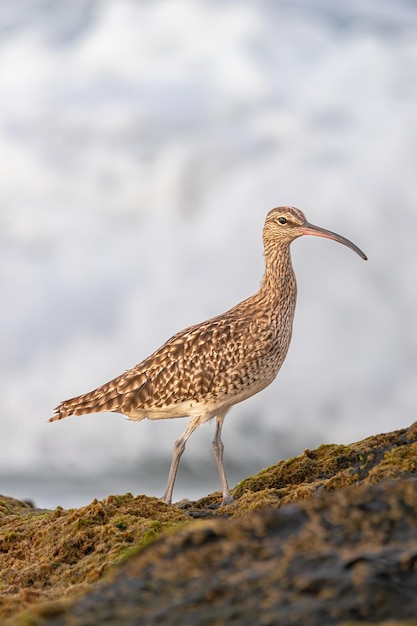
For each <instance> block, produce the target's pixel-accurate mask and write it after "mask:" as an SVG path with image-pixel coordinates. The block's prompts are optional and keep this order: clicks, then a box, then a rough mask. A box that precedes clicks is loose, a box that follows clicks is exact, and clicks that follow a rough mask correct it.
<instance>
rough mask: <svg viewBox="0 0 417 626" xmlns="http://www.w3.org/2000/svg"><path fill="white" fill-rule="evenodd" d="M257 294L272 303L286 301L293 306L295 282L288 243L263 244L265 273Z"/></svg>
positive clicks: (278, 303)
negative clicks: (280, 245)
mask: <svg viewBox="0 0 417 626" xmlns="http://www.w3.org/2000/svg"><path fill="white" fill-rule="evenodd" d="M259 295H260V296H261V297H262V299H266V300H268V301H269V302H270V304H272V305H278V306H279V305H280V304H281V303H287V306H288V305H290V306H291V305H292V304H293V305H294V306H295V300H296V296H297V283H296V280H295V274H294V270H293V267H292V263H291V255H290V247H289V245H286V246H283V247H274V246H272V245H271V246H267V245H266V246H265V273H264V275H263V278H262V282H261V286H260V289H259Z"/></svg>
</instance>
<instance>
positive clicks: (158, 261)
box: [0, 0, 417, 506]
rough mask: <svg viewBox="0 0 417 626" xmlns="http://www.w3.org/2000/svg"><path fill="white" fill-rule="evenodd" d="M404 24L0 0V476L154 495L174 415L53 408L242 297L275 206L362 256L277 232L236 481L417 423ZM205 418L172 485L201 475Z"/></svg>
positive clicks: (221, 8)
mask: <svg viewBox="0 0 417 626" xmlns="http://www.w3.org/2000/svg"><path fill="white" fill-rule="evenodd" d="M416 28H417V4H416V3H415V2H414V1H413V2H411V1H407V0H396V2H392V1H391V0H380V2H378V4H377V5H376V4H375V2H371V1H370V0H364V1H363V2H355V1H353V2H352V1H350V0H349V1H348V0H342V1H340V2H338V3H337V5H335V4H334V2H332V1H331V0H308V1H307V0H304V1H302V0H298V1H292V2H283V1H275V2H272V1H271V0H269V1H267V0H261V1H260V2H257V3H253V2H235V1H227V0H226V1H224V2H209V0H202V1H197V2H196V1H195V0H194V1H191V0H154V1H153V2H147V1H145V0H136V1H135V0H100V1H98V0H97V1H93V0H61V1H60V2H57V3H51V2H49V1H46V0H43V1H41V0H32V1H29V0H17V1H14V2H6V1H5V0H3V1H1V2H0V161H1V187H0V189H1V193H0V220H1V221H0V224H1V228H0V255H1V263H0V293H1V294H2V297H1V305H0V348H1V352H0V355H1V356H0V368H1V387H0V416H1V422H0V423H1V437H2V441H3V444H5V445H3V448H4V450H3V453H2V455H1V457H0V490H3V491H4V492H8V493H9V495H17V496H24V495H28V496H33V497H36V498H37V499H38V502H39V501H41V503H46V504H45V505H48V506H50V505H53V504H58V503H59V504H65V503H68V502H69V496H68V494H67V492H66V489H68V490H69V489H70V487H68V483H69V482H71V481H73V483H74V485H75V487H74V485H73V492H74V493H75V494H76V495H75V496H73V500H71V502H72V501H74V503H76V504H78V503H79V501H80V497H81V496H77V494H79V493H80V492H81V491H82V489H83V488H85V489H87V487H86V485H88V489H87V491H88V496H87V495H86V496H85V497H86V498H87V497H90V496H91V497H93V496H94V495H97V494H99V493H103V494H104V495H106V493H108V492H109V491H106V489H110V486H109V485H111V488H112V489H113V488H114V489H117V490H125V491H126V490H127V489H128V488H129V489H131V490H132V491H135V492H140V491H142V490H147V491H148V492H150V491H153V490H155V493H157V494H160V493H162V492H163V490H164V486H165V485H164V483H165V478H166V474H167V471H168V467H169V460H170V455H171V451H172V446H173V442H174V440H175V437H176V436H178V434H179V433H180V432H182V430H184V429H185V427H186V421H185V420H173V421H172V423H167V422H158V423H153V424H152V423H145V422H143V423H141V424H135V425H133V424H130V423H128V422H126V421H124V420H123V419H122V418H121V417H120V416H117V415H98V416H88V417H82V418H69V419H68V420H64V421H63V422H60V423H58V424H48V423H47V419H48V418H49V417H50V416H51V414H52V410H53V407H54V406H55V405H56V404H57V403H58V402H59V401H60V400H62V399H64V398H67V397H71V396H74V395H77V394H79V393H82V392H85V391H88V390H90V389H91V388H93V387H95V386H97V385H99V384H102V383H103V382H105V381H106V380H109V379H110V378H113V377H114V376H116V375H117V374H119V373H121V372H122V371H123V370H125V369H127V368H129V367H131V366H133V365H134V364H135V363H137V362H138V361H140V360H141V359H143V358H144V357H146V356H147V355H148V354H149V353H150V352H151V351H152V350H154V349H155V348H157V347H158V346H159V345H160V344H161V343H162V342H163V341H165V340H166V339H167V338H168V337H169V336H171V335H172V334H173V333H174V332H176V331H178V330H179V329H181V328H183V327H185V326H187V325H190V324H193V323H196V322H198V321H201V320H203V319H206V318H207V317H210V316H211V315H215V314H217V313H220V312H221V311H222V310H226V309H227V308H229V307H230V306H233V305H234V304H235V303H236V302H238V301H239V300H241V299H243V298H245V297H247V296H248V295H250V294H251V293H253V292H254V291H255V290H256V289H257V287H258V284H259V281H260V278H261V275H262V271H263V258H262V245H261V230H262V225H263V221H264V218H265V215H266V212H267V211H268V210H269V209H270V208H272V207H273V206H277V205H282V204H291V205H295V206H298V207H299V208H301V209H302V210H304V211H305V213H306V214H307V217H308V219H309V220H310V221H311V222H313V223H317V224H319V225H321V226H323V227H325V228H329V229H331V230H335V231H337V232H339V233H340V234H342V235H344V236H346V237H348V238H350V239H352V240H353V241H354V242H355V243H357V244H358V245H359V246H360V247H361V248H363V249H364V250H365V252H366V253H367V254H368V256H369V261H368V262H367V263H363V262H362V261H361V260H360V259H359V258H358V257H356V256H355V255H354V254H353V253H352V252H351V251H349V250H348V249H347V248H343V247H342V246H337V245H336V244H335V243H333V242H329V241H325V240H319V239H313V238H310V239H307V238H305V239H303V240H302V241H297V242H296V243H295V244H294V245H293V250H292V252H293V260H294V266H295V269H296V273H297V279H298V285H299V299H298V308H297V314H296V320H295V328H294V337H293V343H292V346H291V348H290V352H289V355H288V358H287V361H286V363H285V365H284V367H283V370H282V372H281V373H280V374H279V377H278V379H277V381H276V382H275V383H274V384H273V385H272V386H271V387H270V388H269V389H268V390H266V391H265V392H263V393H262V394H260V395H258V396H256V397H254V398H253V399H251V400H250V401H248V402H246V403H244V404H242V405H240V406H236V407H235V408H234V409H233V411H232V412H231V413H230V415H229V416H228V418H227V420H226V424H225V428H224V441H225V457H226V465H229V467H230V472H231V475H232V480H233V479H234V480H235V481H236V480H239V479H241V478H243V477H244V476H245V475H246V474H248V473H250V472H253V471H255V470H257V469H260V468H262V467H264V466H265V465H268V464H271V463H273V462H275V461H276V460H278V459H279V458H281V457H282V456H287V455H290V454H296V453H299V452H301V451H302V450H303V449H304V448H305V447H310V448H312V447H314V446H315V445H318V444H319V443H322V442H326V441H336V442H343V441H345V442H348V441H353V440H356V439H359V438H361V437H364V436H366V435H370V434H374V433H376V432H379V431H383V430H385V431H387V430H392V429H395V428H399V427H402V426H406V425H408V424H409V423H411V422H412V421H413V420H414V419H415V415H416V410H415V409H416V399H417V388H416V383H415V381H416V373H417V325H416V310H417V294H416V289H415V284H416V269H417V252H416V244H415V232H416V228H417V210H416V206H417V175H416V172H417V37H416ZM201 431H202V432H201V433H196V434H195V435H194V436H193V438H192V439H191V440H190V441H189V443H188V446H187V451H186V453H185V455H184V457H183V461H182V463H183V464H184V466H185V468H187V467H188V469H189V474H187V476H185V473H184V475H183V482H182V487H181V486H180V487H179V490H180V489H181V488H182V489H183V491H182V492H181V491H178V494H179V495H181V494H183V495H187V493H189V488H188V487H187V482H186V481H187V480H190V481H191V479H192V478H193V477H194V478H195V481H196V483H197V484H198V483H199V481H201V480H203V478H204V477H205V476H209V477H210V478H209V481H210V486H209V487H208V488H209V489H211V490H212V489H214V488H216V487H217V478H216V474H215V469H214V461H213V460H212V458H211V446H210V441H211V438H212V434H213V433H212V428H211V427H210V426H208V427H206V428H204V429H201ZM185 471H186V470H184V472H185ZM103 477H104V478H103ZM118 477H120V479H119V478H118ZM52 478H53V479H54V480H55V479H56V480H57V484H58V487H57V486H53V485H52V483H51V480H52ZM29 479H31V480H33V481H34V482H33V483H30V490H32V491H31V493H28V490H29V487H28V484H29V483H28V482H27V481H28V480H29ZM64 480H65V481H67V483H65V484H66V485H67V486H66V487H65V488H60V485H62V484H64V483H63V482H62V481H64ZM232 480H231V482H232ZM25 481H26V482H25ZM103 481H104V483H103ZM106 481H107V482H106ZM112 481H113V482H112ZM178 481H179V482H181V475H180V477H179V479H178ZM99 484H100V487H98V486H97V485H99ZM100 490H102V491H100ZM12 491H13V493H11V492H12ZM200 495H202V494H200ZM77 498H78V499H77Z"/></svg>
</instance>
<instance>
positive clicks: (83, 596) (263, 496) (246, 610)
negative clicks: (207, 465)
mask: <svg viewBox="0 0 417 626" xmlns="http://www.w3.org/2000/svg"><path fill="white" fill-rule="evenodd" d="M416 452H417V425H412V426H411V427H410V428H408V429H403V430H400V431H396V432H393V433H388V434H385V435H378V436H376V437H369V438H368V439H366V440H364V441H361V442H358V443H356V444H353V445H351V446H320V447H319V448H318V449H317V450H314V451H309V450H307V451H305V453H304V454H302V455H300V456H299V457H296V458H294V459H289V460H287V461H282V462H280V463H278V464H276V465H274V466H272V467H271V468H268V469H267V470H264V471H263V472H260V474H258V475H257V476H255V477H251V478H248V479H247V480H245V481H243V482H242V483H240V484H239V485H238V486H237V487H236V488H235V491H234V495H235V498H236V500H235V502H234V503H232V504H231V505H228V506H227V507H223V508H215V507H216V503H218V502H219V500H220V494H213V495H212V496H209V497H207V498H204V499H202V500H200V501H199V502H196V503H188V502H184V503H180V505H177V506H167V505H165V504H163V503H162V502H160V501H158V500H156V499H155V498H147V497H146V496H138V497H137V498H134V497H133V496H131V495H130V494H127V495H125V496H110V497H109V498H106V499H105V500H103V501H102V502H98V501H94V502H93V503H91V505H89V506H88V507H83V508H82V509H74V510H70V511H64V510H62V509H59V508H58V509H56V511H52V512H49V511H47V512H45V511H42V512H39V511H37V510H36V509H30V507H28V506H27V505H25V504H23V503H20V505H19V503H17V501H14V500H12V499H5V498H1V499H0V567H1V570H0V571H1V587H0V592H1V595H0V610H2V611H3V613H2V614H3V616H4V617H6V616H9V620H8V621H7V622H5V623H7V624H33V625H36V624H48V625H50V626H52V625H56V626H58V625H73V624H74V625H84V626H87V625H90V624H104V623H106V624H158V623H160V624H218V625H221V624H251V625H252V624H265V625H266V624H297V625H298V624H317V625H318V624H320V625H321V624H335V623H349V622H351V623H360V622H363V623H370V622H372V623H377V622H387V621H388V620H391V623H392V624H393V623H396V624H399V623H403V624H410V623H413V621H415V623H417V454H416ZM155 539H156V540H155ZM45 600H48V601H47V602H45ZM25 607H26V611H25V612H24V613H23V614H22V613H20V614H19V615H16V613H17V611H18V610H19V609H22V608H25Z"/></svg>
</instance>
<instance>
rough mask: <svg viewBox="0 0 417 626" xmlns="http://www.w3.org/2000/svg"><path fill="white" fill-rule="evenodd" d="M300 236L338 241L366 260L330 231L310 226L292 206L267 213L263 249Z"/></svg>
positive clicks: (358, 250)
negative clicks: (312, 236)
mask: <svg viewBox="0 0 417 626" xmlns="http://www.w3.org/2000/svg"><path fill="white" fill-rule="evenodd" d="M301 235H314V236H316V237H326V238H327V239H333V240H334V241H338V242H339V243H342V244H343V245H345V246H348V248H351V249H352V250H353V251H354V252H356V254H359V256H360V257H362V259H364V260H366V259H367V256H366V255H365V254H364V253H363V252H362V250H360V249H359V248H358V247H357V246H355V244H354V243H352V242H351V241H349V239H346V238H345V237H342V236H341V235H338V234H337V233H333V232H332V231H331V230H326V229H324V228H320V226H314V225H313V224H310V223H309V222H308V221H307V220H306V217H305V215H304V213H303V212H302V211H300V210H299V209H296V208H295V207H292V206H281V207H277V208H276V209H272V210H271V211H269V213H268V215H267V216H266V220H265V226H264V232H263V237H264V244H265V247H267V246H270V245H271V244H272V245H276V244H278V245H285V244H286V245H289V244H290V243H291V241H293V240H294V239H297V237H301Z"/></svg>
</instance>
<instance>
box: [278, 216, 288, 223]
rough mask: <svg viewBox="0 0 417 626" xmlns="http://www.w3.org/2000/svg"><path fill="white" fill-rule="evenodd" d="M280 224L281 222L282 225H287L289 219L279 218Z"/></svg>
mask: <svg viewBox="0 0 417 626" xmlns="http://www.w3.org/2000/svg"><path fill="white" fill-rule="evenodd" d="M278 222H279V223H280V224H286V223H287V219H286V218H285V217H279V218H278Z"/></svg>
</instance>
